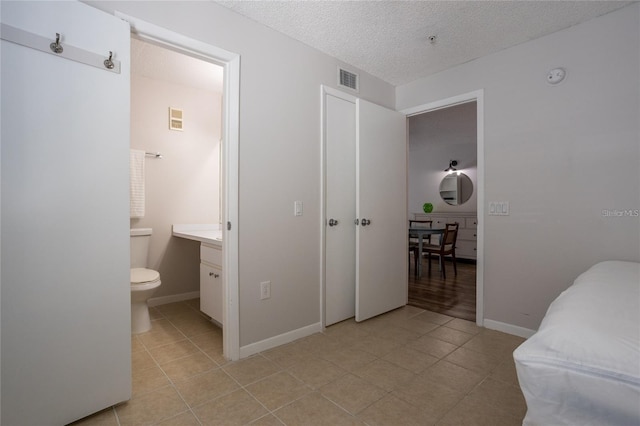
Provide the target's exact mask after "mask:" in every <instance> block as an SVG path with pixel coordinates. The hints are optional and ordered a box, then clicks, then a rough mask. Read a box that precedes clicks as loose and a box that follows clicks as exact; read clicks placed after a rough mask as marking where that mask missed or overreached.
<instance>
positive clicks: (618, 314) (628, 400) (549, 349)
mask: <svg viewBox="0 0 640 426" xmlns="http://www.w3.org/2000/svg"><path fill="white" fill-rule="evenodd" d="M513 356H514V359H515V363H516V370H517V373H518V381H519V382H520V387H521V389H522V392H523V394H524V397H525V399H526V401H527V414H526V416H525V419H524V422H523V424H525V425H640V263H635V262H621V261H607V262H601V263H598V264H596V265H594V266H593V267H591V268H590V269H589V270H587V271H586V272H584V273H583V274H582V275H580V276H579V277H578V278H577V279H576V280H575V282H574V284H573V285H572V286H571V287H569V288H568V289H567V290H565V291H564V292H563V293H562V294H560V296H558V298H557V299H556V300H555V301H554V302H553V303H552V304H551V305H550V306H549V309H548V311H547V314H546V315H545V317H544V319H543V321H542V323H541V324H540V329H539V330H538V331H537V332H536V333H535V334H534V335H533V336H532V337H531V338H529V339H528V340H527V341H525V342H524V343H523V344H522V345H521V346H520V347H518V348H517V349H516V350H515V351H514V353H513Z"/></svg>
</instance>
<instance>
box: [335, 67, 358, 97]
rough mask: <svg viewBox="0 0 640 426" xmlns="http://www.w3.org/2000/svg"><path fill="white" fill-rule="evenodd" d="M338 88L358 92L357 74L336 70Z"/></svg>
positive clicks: (340, 69)
mask: <svg viewBox="0 0 640 426" xmlns="http://www.w3.org/2000/svg"><path fill="white" fill-rule="evenodd" d="M338 86H341V87H346V88H347V89H351V90H354V91H356V92H357V91H358V74H355V73H352V72H350V71H347V70H344V69H342V68H338Z"/></svg>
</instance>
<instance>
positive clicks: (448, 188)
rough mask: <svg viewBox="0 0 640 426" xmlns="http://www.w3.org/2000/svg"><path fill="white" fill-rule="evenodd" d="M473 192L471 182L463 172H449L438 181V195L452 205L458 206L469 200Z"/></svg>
mask: <svg viewBox="0 0 640 426" xmlns="http://www.w3.org/2000/svg"><path fill="white" fill-rule="evenodd" d="M471 194H473V182H472V181H471V179H470V178H469V176H467V175H465V174H464V173H460V174H456V173H451V174H448V175H446V176H445V177H443V178H442V182H440V197H442V200H443V201H444V202H445V203H447V204H449V205H452V206H459V205H460V204H464V203H466V202H467V201H469V198H471Z"/></svg>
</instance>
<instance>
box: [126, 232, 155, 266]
mask: <svg viewBox="0 0 640 426" xmlns="http://www.w3.org/2000/svg"><path fill="white" fill-rule="evenodd" d="M151 231H152V230H151V228H135V229H131V230H130V234H129V235H130V238H129V241H130V243H131V268H146V267H147V260H148V255H149V242H150V241H151Z"/></svg>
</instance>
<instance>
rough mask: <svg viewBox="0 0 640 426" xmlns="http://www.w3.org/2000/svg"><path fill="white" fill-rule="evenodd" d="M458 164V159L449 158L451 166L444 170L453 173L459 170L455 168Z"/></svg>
mask: <svg viewBox="0 0 640 426" xmlns="http://www.w3.org/2000/svg"><path fill="white" fill-rule="evenodd" d="M457 165H458V162H457V161H456V160H449V167H447V168H446V169H444V171H445V172H447V173H453V172H455V171H456V170H457V169H456V168H455V166H457Z"/></svg>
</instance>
